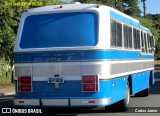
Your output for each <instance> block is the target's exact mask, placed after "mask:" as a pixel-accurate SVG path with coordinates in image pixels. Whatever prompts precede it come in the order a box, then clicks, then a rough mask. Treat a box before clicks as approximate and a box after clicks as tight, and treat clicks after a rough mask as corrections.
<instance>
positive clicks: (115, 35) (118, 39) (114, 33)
mask: <svg viewBox="0 0 160 116" xmlns="http://www.w3.org/2000/svg"><path fill="white" fill-rule="evenodd" d="M111 46H112V47H122V24H121V23H118V22H116V21H114V20H111Z"/></svg>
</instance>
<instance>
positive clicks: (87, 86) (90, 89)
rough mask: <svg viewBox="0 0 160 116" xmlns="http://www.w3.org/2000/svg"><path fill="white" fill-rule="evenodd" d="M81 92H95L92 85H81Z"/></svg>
mask: <svg viewBox="0 0 160 116" xmlns="http://www.w3.org/2000/svg"><path fill="white" fill-rule="evenodd" d="M83 91H95V85H94V84H83Z"/></svg>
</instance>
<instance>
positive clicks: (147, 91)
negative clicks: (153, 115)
mask: <svg viewBox="0 0 160 116" xmlns="http://www.w3.org/2000/svg"><path fill="white" fill-rule="evenodd" d="M135 96H136V97H147V96H149V88H147V89H145V90H143V91H140V92H138V93H136V94H135Z"/></svg>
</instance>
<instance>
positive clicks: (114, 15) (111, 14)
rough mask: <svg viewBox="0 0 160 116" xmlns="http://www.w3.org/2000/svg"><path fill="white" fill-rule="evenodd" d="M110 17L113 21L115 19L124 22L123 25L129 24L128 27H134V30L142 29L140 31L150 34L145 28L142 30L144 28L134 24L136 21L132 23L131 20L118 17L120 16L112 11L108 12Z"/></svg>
mask: <svg viewBox="0 0 160 116" xmlns="http://www.w3.org/2000/svg"><path fill="white" fill-rule="evenodd" d="M110 16H111V17H112V18H114V19H117V20H119V21H122V22H124V23H126V24H129V25H131V26H134V27H136V28H139V29H142V30H144V31H147V32H149V33H150V32H151V31H150V30H149V29H146V28H144V27H141V26H140V23H138V22H136V21H133V20H131V19H129V18H127V17H124V16H122V15H120V14H118V13H116V12H114V11H110Z"/></svg>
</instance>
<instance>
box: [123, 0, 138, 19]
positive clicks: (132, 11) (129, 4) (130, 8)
mask: <svg viewBox="0 0 160 116" xmlns="http://www.w3.org/2000/svg"><path fill="white" fill-rule="evenodd" d="M123 5H124V13H125V14H127V15H130V16H140V12H141V11H140V9H139V7H138V0H123Z"/></svg>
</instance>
